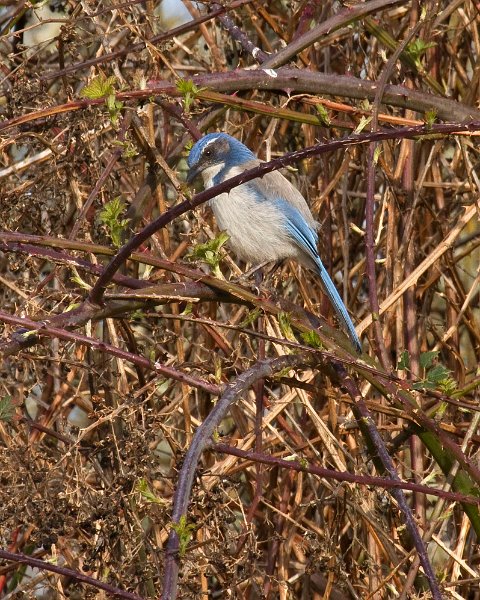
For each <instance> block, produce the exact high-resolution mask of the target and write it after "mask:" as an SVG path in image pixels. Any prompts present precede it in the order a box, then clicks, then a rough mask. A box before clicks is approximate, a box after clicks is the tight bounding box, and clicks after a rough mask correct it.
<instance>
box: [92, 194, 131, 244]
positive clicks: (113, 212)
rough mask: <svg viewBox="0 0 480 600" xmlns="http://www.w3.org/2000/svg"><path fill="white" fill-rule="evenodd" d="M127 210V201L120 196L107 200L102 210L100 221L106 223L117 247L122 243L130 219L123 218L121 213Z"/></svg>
mask: <svg viewBox="0 0 480 600" xmlns="http://www.w3.org/2000/svg"><path fill="white" fill-rule="evenodd" d="M124 211H125V203H124V202H122V200H120V198H114V199H113V200H111V201H110V202H107V204H105V206H104V207H103V209H102V210H101V211H100V215H99V218H100V221H101V222H102V223H103V224H104V225H105V228H106V230H107V232H108V235H109V236H110V239H111V240H112V243H113V245H114V246H115V247H116V248H120V246H121V245H122V233H123V232H124V231H125V229H126V228H127V225H128V222H129V220H130V219H121V218H120V216H121V214H122V213H123V212H124Z"/></svg>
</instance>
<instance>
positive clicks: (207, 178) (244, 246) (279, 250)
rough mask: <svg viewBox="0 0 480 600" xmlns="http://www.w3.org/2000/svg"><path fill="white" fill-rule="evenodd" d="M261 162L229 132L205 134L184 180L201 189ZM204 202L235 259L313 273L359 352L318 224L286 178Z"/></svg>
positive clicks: (273, 177)
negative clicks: (287, 263) (287, 262)
mask: <svg viewBox="0 0 480 600" xmlns="http://www.w3.org/2000/svg"><path fill="white" fill-rule="evenodd" d="M261 162H262V161H260V160H259V159H258V158H257V157H256V156H255V154H253V152H252V151H251V150H249V149H248V148H247V147H246V146H245V145H244V144H242V143H241V142H239V141H238V140H236V139H235V138H233V137H231V136H230V135H227V134H226V133H209V134H208V135H206V136H204V137H203V138H201V139H200V140H199V141H198V142H197V143H196V144H195V145H194V146H193V147H192V149H191V151H190V154H189V156H188V166H189V169H190V170H189V173H188V177H187V182H188V183H190V182H192V181H193V180H194V179H195V177H197V176H198V175H201V176H202V178H203V183H204V185H205V188H209V187H212V186H213V185H217V184H218V183H221V182H222V181H224V180H225V179H229V178H230V177H234V176H235V175H239V174H240V173H243V171H247V170H248V169H252V168H253V167H256V166H257V165H259V164H260V163H261ZM210 206H211V207H212V210H213V213H214V215H215V218H216V220H217V223H218V226H219V228H220V229H222V230H226V232H227V233H228V235H229V236H230V240H229V244H230V246H231V248H232V250H233V251H234V252H235V254H237V256H238V257H239V258H241V259H243V260H245V261H246V262H251V263H253V264H259V263H262V262H267V261H279V260H283V259H285V258H294V259H296V260H297V261H298V262H299V263H300V264H302V265H304V266H305V267H308V268H309V269H311V270H312V271H315V272H316V273H318V275H320V279H321V282H322V284H323V289H324V290H325V292H326V294H327V296H328V297H329V299H330V301H331V303H332V304H333V306H334V308H335V311H336V313H337V315H338V317H339V319H340V321H341V322H342V324H343V326H344V327H345V329H346V331H347V332H348V334H349V336H350V339H351V341H352V343H353V345H354V346H355V348H356V349H357V350H358V351H359V352H361V344H360V340H359V339H358V336H357V333H356V331H355V327H354V325H353V323H352V321H351V319H350V317H349V315H348V312H347V309H346V308H345V305H344V304H343V302H342V299H341V298H340V295H339V294H338V292H337V290H336V289H335V286H334V285H333V282H332V280H331V279H330V276H329V274H328V273H327V271H326V269H325V267H324V266H323V264H322V261H321V260H320V256H319V255H318V251H317V244H318V235H317V227H318V223H317V222H316V221H315V220H314V218H313V216H312V213H311V212H310V209H309V208H308V205H307V203H306V201H305V198H304V197H303V196H302V195H301V194H300V192H299V191H298V190H297V189H296V188H295V187H294V186H293V185H292V184H291V183H290V182H289V181H288V179H286V178H285V177H284V176H283V175H282V174H281V173H279V172H278V171H272V172H271V173H267V174H266V175H263V177H262V178H258V179H253V180H252V181H249V182H247V183H243V184H242V185H239V186H238V187H236V188H234V189H233V190H231V191H230V192H228V193H224V194H220V195H219V196H215V198H212V199H211V200H210Z"/></svg>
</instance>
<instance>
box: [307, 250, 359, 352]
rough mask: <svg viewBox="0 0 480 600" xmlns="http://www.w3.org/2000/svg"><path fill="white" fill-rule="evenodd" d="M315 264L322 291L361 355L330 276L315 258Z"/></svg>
mask: <svg viewBox="0 0 480 600" xmlns="http://www.w3.org/2000/svg"><path fill="white" fill-rule="evenodd" d="M315 262H316V264H317V267H318V273H319V275H320V279H321V280H322V283H323V287H324V290H325V292H326V294H327V296H328V297H329V299H330V302H331V303H332V304H333V307H334V308H335V312H336V313H337V315H338V318H339V319H340V321H341V322H342V324H343V326H344V328H345V329H346V331H347V332H348V335H349V336H350V339H351V341H352V343H353V345H354V346H355V348H356V350H357V351H358V352H360V353H361V352H362V344H361V343H360V339H359V338H358V335H357V332H356V331H355V327H354V325H353V323H352V320H351V319H350V316H349V314H348V312H347V309H346V307H345V304H344V303H343V302H342V299H341V298H340V294H339V293H338V292H337V288H336V287H335V286H334V285H333V281H332V280H331V278H330V275H329V274H328V272H327V270H326V269H325V267H324V266H323V264H322V261H321V260H320V258H317V259H316V260H315Z"/></svg>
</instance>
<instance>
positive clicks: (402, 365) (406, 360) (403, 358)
mask: <svg viewBox="0 0 480 600" xmlns="http://www.w3.org/2000/svg"><path fill="white" fill-rule="evenodd" d="M397 369H398V370H399V371H407V370H408V369H410V355H409V354H408V350H404V351H403V352H402V353H401V354H400V360H399V361H398V364H397Z"/></svg>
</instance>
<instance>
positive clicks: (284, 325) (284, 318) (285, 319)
mask: <svg viewBox="0 0 480 600" xmlns="http://www.w3.org/2000/svg"><path fill="white" fill-rule="evenodd" d="M278 324H279V325H280V329H281V331H282V333H283V335H284V336H285V337H286V338H287V340H290V341H292V342H295V341H296V339H295V336H294V334H293V329H292V325H291V323H290V315H289V314H287V313H285V312H280V313H278Z"/></svg>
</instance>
